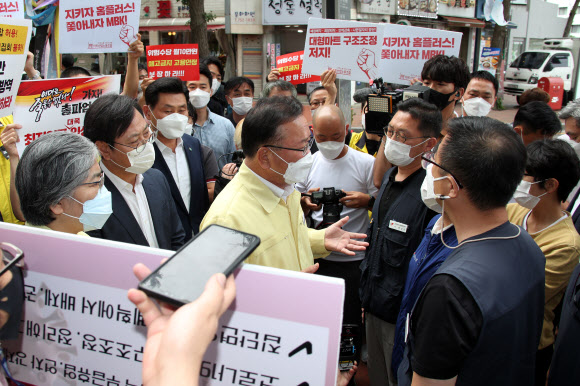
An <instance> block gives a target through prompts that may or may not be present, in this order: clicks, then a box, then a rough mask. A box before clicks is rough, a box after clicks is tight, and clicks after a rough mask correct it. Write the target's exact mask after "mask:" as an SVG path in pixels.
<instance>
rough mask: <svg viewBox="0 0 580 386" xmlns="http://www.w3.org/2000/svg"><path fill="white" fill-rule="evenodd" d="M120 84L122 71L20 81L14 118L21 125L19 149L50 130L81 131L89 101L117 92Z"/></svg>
mask: <svg viewBox="0 0 580 386" xmlns="http://www.w3.org/2000/svg"><path fill="white" fill-rule="evenodd" d="M120 85H121V75H108V76H95V77H82V78H65V79H49V80H29V81H23V82H22V83H21V84H20V88H19V89H18V95H17V97H16V106H15V109H14V121H15V122H18V123H20V124H21V125H22V129H20V131H19V132H18V135H19V136H20V142H17V143H16V147H17V149H18V153H19V154H22V152H23V151H24V148H25V147H26V146H28V145H30V143H31V142H32V141H34V140H35V139H37V138H39V137H40V136H42V135H44V134H48V133H51V132H53V131H69V132H72V133H77V134H81V135H82V134H83V132H84V124H83V122H84V120H85V114H86V112H87V110H88V109H89V107H90V106H91V104H92V103H93V102H94V101H95V100H96V99H97V98H99V97H100V96H102V95H104V94H107V93H110V92H113V93H116V94H118V93H119V92H120Z"/></svg>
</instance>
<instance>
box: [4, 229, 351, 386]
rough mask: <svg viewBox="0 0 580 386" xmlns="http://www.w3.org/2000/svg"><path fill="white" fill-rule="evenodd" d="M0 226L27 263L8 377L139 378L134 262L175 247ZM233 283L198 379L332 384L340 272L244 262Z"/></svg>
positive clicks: (59, 380)
mask: <svg viewBox="0 0 580 386" xmlns="http://www.w3.org/2000/svg"><path fill="white" fill-rule="evenodd" d="M0 233H1V234H2V241H5V242H10V243H12V244H14V245H16V246H18V247H20V248H21V249H22V250H23V251H24V254H25V256H26V266H27V268H26V272H25V280H24V285H25V315H24V320H23V322H22V326H21V339H20V340H19V341H16V342H12V343H11V344H9V345H5V344H3V345H4V346H5V348H6V359H7V364H8V367H9V369H10V372H11V373H12V375H13V376H14V378H15V379H17V380H19V381H21V382H26V383H28V384H31V385H39V386H40V385H43V386H44V385H63V384H82V383H87V384H89V383H90V384H93V385H98V384H103V385H107V384H108V385H125V386H129V385H141V384H142V379H141V366H142V360H143V348H144V346H145V335H146V331H145V327H144V326H143V319H142V316H141V315H140V313H139V312H138V311H137V309H136V308H135V307H134V306H133V305H132V304H131V303H130V302H129V301H128V300H127V290H128V289H129V288H136V287H137V280H136V279H135V278H134V277H133V274H132V266H133V265H134V264H136V263H138V262H142V263H144V264H145V265H147V266H149V267H150V268H155V267H156V266H158V265H159V263H160V261H161V259H162V258H165V257H169V256H171V255H172V254H173V252H172V251H164V250H161V249H153V248H147V247H142V246H138V245H131V244H124V243H118V242H113V241H107V240H99V239H93V238H89V237H82V236H77V235H71V234H66V233H62V232H55V231H50V230H43V229H36V228H30V227H22V226H18V225H13V224H5V223H1V224H0ZM31 240H34V242H31ZM236 287H237V295H236V300H235V302H234V303H233V305H232V306H231V307H230V309H229V310H228V311H226V313H225V314H224V315H223V316H222V318H221V319H220V321H219V323H218V328H217V331H216V335H215V337H214V340H213V342H212V343H211V344H210V346H209V348H208V351H207V352H206V354H205V357H204V360H203V362H202V366H201V372H200V384H204V385H216V386H217V385H224V384H232V385H271V386H284V385H335V384H336V375H337V374H336V373H337V363H338V351H339V336H340V332H341V322H342V321H341V319H342V315H341V314H342V302H343V296H344V282H343V281H342V280H339V279H335V278H328V277H324V276H318V275H309V274H303V273H297V272H289V271H284V270H279V269H273V268H264V267H258V266H252V265H246V266H244V267H243V268H242V269H241V270H240V271H239V272H238V273H237V274H236ZM313 293H316V294H317V296H312V294H313ZM296 369H300V371H296Z"/></svg>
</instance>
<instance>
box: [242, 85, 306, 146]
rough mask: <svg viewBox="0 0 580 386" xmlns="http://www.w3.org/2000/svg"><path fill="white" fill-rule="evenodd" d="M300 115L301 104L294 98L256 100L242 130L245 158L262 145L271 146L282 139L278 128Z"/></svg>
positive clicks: (280, 97)
mask: <svg viewBox="0 0 580 386" xmlns="http://www.w3.org/2000/svg"><path fill="white" fill-rule="evenodd" d="M301 115H302V103H300V101H298V99H296V98H294V97H286V96H273V97H271V98H261V99H259V100H258V103H257V104H256V106H254V107H253V108H252V109H251V110H250V112H249V113H248V115H246V118H245V119H244V125H243V128H242V149H244V154H245V155H246V157H253V156H255V155H256V153H257V152H258V149H259V148H260V147H262V146H264V145H273V144H275V143H277V142H279V141H280V140H281V139H282V135H283V133H279V130H278V128H279V127H280V126H281V125H283V124H285V123H288V122H291V121H293V120H295V119H296V118H298V117H299V116H301Z"/></svg>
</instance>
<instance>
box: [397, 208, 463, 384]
mask: <svg viewBox="0 0 580 386" xmlns="http://www.w3.org/2000/svg"><path fill="white" fill-rule="evenodd" d="M440 218H441V215H437V216H435V217H433V218H432V219H431V221H430V222H429V225H427V228H426V229H425V236H423V240H421V244H419V246H418V247H417V250H416V251H415V253H414V254H413V257H412V258H411V261H410V262H409V270H408V271H407V280H406V281H405V289H404V291H403V300H402V301H401V309H400V310H399V315H398V316H397V323H396V326H395V343H394V346H393V357H392V361H391V368H392V369H393V374H397V369H398V368H399V365H400V364H401V361H402V360H403V353H404V352H405V325H406V321H407V314H408V313H410V312H411V310H412V309H413V306H414V305H415V302H416V301H417V299H418V298H419V295H420V294H421V291H423V288H424V287H425V285H426V284H427V282H428V281H429V279H431V277H432V276H433V275H434V274H435V272H436V271H437V269H438V268H439V266H440V265H441V264H442V263H443V262H444V261H445V259H446V258H447V256H449V255H450V254H451V252H453V249H450V248H447V247H446V246H445V245H443V243H442V242H441V233H436V234H432V233H431V230H432V229H433V227H434V226H435V223H436V222H437V220H439V219H440ZM443 239H444V240H445V244H447V245H449V246H450V247H454V246H456V245H457V236H456V235H455V228H454V227H453V226H451V227H449V228H448V229H446V230H444V231H443Z"/></svg>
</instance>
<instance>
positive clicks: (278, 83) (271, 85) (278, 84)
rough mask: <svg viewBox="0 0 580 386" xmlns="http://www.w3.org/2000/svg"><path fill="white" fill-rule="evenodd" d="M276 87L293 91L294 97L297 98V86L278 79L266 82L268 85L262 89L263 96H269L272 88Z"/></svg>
mask: <svg viewBox="0 0 580 386" xmlns="http://www.w3.org/2000/svg"><path fill="white" fill-rule="evenodd" d="M275 88H277V89H279V90H280V91H291V92H292V96H293V97H294V98H296V97H297V95H298V93H297V92H296V87H294V85H293V84H292V83H290V82H287V81H285V80H282V79H278V80H276V81H274V82H268V83H266V86H264V89H263V90H262V98H268V97H269V96H270V93H271V92H272V90H274V89H275Z"/></svg>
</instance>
